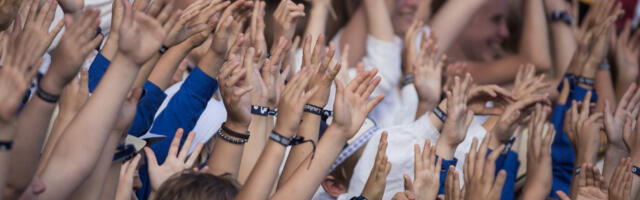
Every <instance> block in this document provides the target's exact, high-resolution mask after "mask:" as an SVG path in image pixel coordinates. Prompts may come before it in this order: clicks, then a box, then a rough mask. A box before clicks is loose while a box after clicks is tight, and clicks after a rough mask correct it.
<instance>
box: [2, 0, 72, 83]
mask: <svg viewBox="0 0 640 200" xmlns="http://www.w3.org/2000/svg"><path fill="white" fill-rule="evenodd" d="M22 3H23V4H26V7H25V11H27V12H28V14H27V18H26V21H25V23H24V30H23V33H22V34H20V37H26V38H29V39H30V40H34V42H35V44H37V45H36V46H35V49H34V51H33V52H32V53H31V55H30V56H31V59H30V60H29V65H33V64H35V62H36V60H38V59H39V58H40V57H42V55H43V54H44V52H45V51H46V50H47V48H49V46H51V42H53V39H54V38H55V37H56V35H58V32H60V30H62V25H63V23H62V22H58V24H57V25H56V26H55V28H53V29H52V30H51V31H49V27H50V26H51V23H52V22H53V18H54V15H55V12H56V7H57V3H56V1H55V0H46V1H44V3H43V4H42V6H40V7H39V6H38V5H39V4H40V0H27V1H23V2H22ZM65 23H66V22H65ZM13 31H17V30H16V29H14V30H13ZM63 86H64V85H63Z"/></svg>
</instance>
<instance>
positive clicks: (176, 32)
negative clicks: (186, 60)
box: [163, 1, 215, 47]
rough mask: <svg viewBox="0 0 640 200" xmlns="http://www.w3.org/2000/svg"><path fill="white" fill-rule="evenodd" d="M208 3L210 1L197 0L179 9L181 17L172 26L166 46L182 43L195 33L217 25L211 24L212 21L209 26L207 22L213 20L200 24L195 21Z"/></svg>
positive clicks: (165, 42) (165, 41)
mask: <svg viewBox="0 0 640 200" xmlns="http://www.w3.org/2000/svg"><path fill="white" fill-rule="evenodd" d="M207 3H208V2H206V1H197V2H195V3H193V4H191V5H189V7H187V8H186V9H185V10H184V11H178V12H177V14H178V15H179V16H180V17H179V19H178V20H177V21H176V22H175V24H174V25H173V26H171V27H170V29H169V32H168V33H167V37H166V38H165V39H164V42H163V44H164V45H165V46H166V47H172V46H174V45H177V44H180V43H182V42H183V41H185V40H187V39H188V38H190V37H191V36H193V35H195V34H198V33H200V32H203V31H205V30H206V29H207V27H211V28H213V27H215V25H211V23H209V25H210V26H207V22H211V21H213V20H207V21H204V22H201V23H199V24H195V23H194V22H195V20H196V19H197V18H196V17H198V16H199V15H200V14H201V13H202V12H203V11H202V10H203V9H204V8H205V7H206V6H207ZM209 32H211V31H209ZM207 35H208V33H207Z"/></svg>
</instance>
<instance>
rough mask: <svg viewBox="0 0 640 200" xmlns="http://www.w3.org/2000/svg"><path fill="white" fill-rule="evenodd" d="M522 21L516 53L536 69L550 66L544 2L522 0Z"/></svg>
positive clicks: (539, 0)
mask: <svg viewBox="0 0 640 200" xmlns="http://www.w3.org/2000/svg"><path fill="white" fill-rule="evenodd" d="M523 6H524V14H523V15H524V19H523V20H524V21H523V27H522V37H521V39H520V44H519V49H518V54H519V55H521V56H522V57H524V58H526V61H527V62H528V63H531V64H533V65H535V66H536V69H538V70H548V69H549V68H550V67H551V55H550V53H549V32H548V30H547V28H548V27H547V18H546V16H545V8H544V3H543V1H541V0H524V5H523Z"/></svg>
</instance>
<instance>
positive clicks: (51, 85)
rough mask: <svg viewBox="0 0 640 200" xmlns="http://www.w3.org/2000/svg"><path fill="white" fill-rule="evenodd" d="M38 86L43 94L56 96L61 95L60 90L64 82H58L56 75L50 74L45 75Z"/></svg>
mask: <svg viewBox="0 0 640 200" xmlns="http://www.w3.org/2000/svg"><path fill="white" fill-rule="evenodd" d="M38 84H40V88H42V89H43V90H44V92H47V93H48V94H52V95H56V96H60V94H62V90H63V89H64V86H65V85H66V83H65V81H63V80H60V78H59V77H56V75H53V74H52V73H46V74H45V75H44V76H43V77H42V79H40V82H39V83H38Z"/></svg>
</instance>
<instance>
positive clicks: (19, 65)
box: [0, 23, 38, 123]
mask: <svg viewBox="0 0 640 200" xmlns="http://www.w3.org/2000/svg"><path fill="white" fill-rule="evenodd" d="M16 24H17V23H16ZM31 41H33V40H31V39H29V38H20V39H18V33H17V32H14V33H10V34H9V35H5V38H4V39H3V40H2V47H3V48H2V49H3V51H2V54H3V55H2V59H3V62H2V68H0V101H2V102H3V103H2V105H0V121H1V122H2V123H7V122H10V121H11V120H13V119H14V117H15V116H16V112H17V111H18V108H19V107H20V103H21V102H22V99H23V98H24V92H26V91H27V89H28V88H29V84H30V83H31V81H32V80H33V78H34V77H35V76H36V74H37V73H38V68H37V67H31V65H30V64H29V59H28V58H29V57H28V55H29V54H31V53H32V52H33V47H34V45H33V43H32V42H31Z"/></svg>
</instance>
